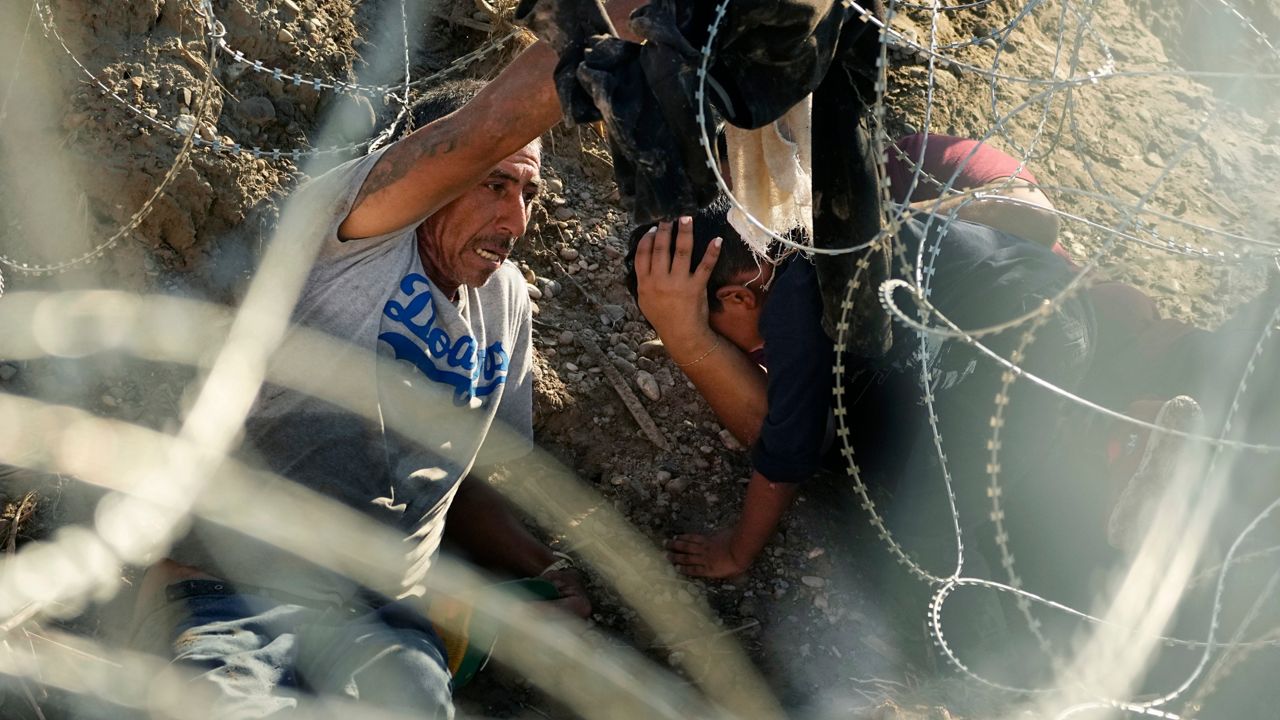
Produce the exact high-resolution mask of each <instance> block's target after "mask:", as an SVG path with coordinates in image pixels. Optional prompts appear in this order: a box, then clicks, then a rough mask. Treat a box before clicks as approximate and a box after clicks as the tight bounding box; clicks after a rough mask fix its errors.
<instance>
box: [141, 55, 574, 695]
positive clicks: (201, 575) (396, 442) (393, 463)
mask: <svg viewBox="0 0 1280 720" xmlns="http://www.w3.org/2000/svg"><path fill="white" fill-rule="evenodd" d="M553 64H554V57H552V56H551V54H550V52H549V51H548V50H547V49H546V48H541V47H535V48H532V49H531V50H530V51H528V52H527V53H526V55H525V56H524V57H522V58H520V59H518V60H517V61H516V62H515V63H514V64H513V65H511V66H510V67H509V68H508V69H507V70H506V71H504V73H503V74H502V75H500V76H499V77H498V78H497V79H495V80H494V81H493V82H492V83H490V84H489V85H488V86H486V87H484V88H483V89H479V90H478V92H477V88H478V87H479V85H478V84H472V85H467V84H465V83H463V84H450V85H447V86H444V87H442V88H439V89H437V90H435V91H433V92H431V93H429V94H428V95H427V96H426V97H425V98H424V99H423V100H422V101H420V102H419V104H418V105H417V106H415V109H414V113H413V114H412V119H413V121H414V122H413V125H414V126H417V127H419V128H420V129H419V130H417V131H416V132H413V133H409V134H404V133H405V131H406V129H407V128H406V127H405V126H406V125H408V124H409V123H408V122H404V121H402V122H400V123H399V124H398V127H396V128H395V130H396V132H397V133H398V134H403V137H401V138H399V139H396V140H395V141H394V142H392V143H391V144H389V145H387V146H386V147H384V148H382V149H380V150H378V151H375V152H373V153H371V154H370V155H368V156H366V157H364V158H360V159H358V160H354V161H351V162H349V163H346V164H345V165H342V166H340V167H338V168H335V169H334V170H332V171H330V172H329V173H326V174H325V175H323V176H321V177H320V178H317V179H316V180H314V181H312V182H311V183H309V184H308V185H306V186H304V187H303V188H302V189H301V190H300V191H299V192H300V193H303V194H306V195H309V196H310V197H309V200H310V201H312V202H313V203H314V206H316V207H325V208H332V210H333V212H332V215H331V216H330V217H328V219H327V222H318V223H317V229H316V231H317V232H323V233H324V240H323V244H322V246H321V249H320V253H319V256H318V259H317V261H316V264H315V266H314V267H313V268H312V271H311V273H310V276H309V278H308V280H307V283H306V286H305V288H304V290H303V292H302V295H301V298H300V300H299V303H298V306H297V309H296V312H295V318H294V319H295V322H297V323H299V324H301V325H305V326H307V327H309V328H311V329H315V330H320V331H323V332H325V333H328V334H330V335H333V336H336V337H338V338H340V339H342V340H344V341H346V342H349V343H352V344H353V345H354V346H356V347H358V348H368V349H369V351H370V352H375V353H377V354H379V355H381V356H384V357H385V358H388V359H389V360H390V361H391V362H392V365H393V366H399V367H400V368H401V369H402V370H406V371H407V372H401V373H393V372H389V371H386V370H385V367H386V366H387V364H386V363H380V364H379V365H381V366H382V367H383V368H384V370H382V371H377V370H374V371H373V372H374V373H375V375H376V377H374V378H356V379H355V380H357V381H359V382H361V383H362V384H363V385H364V386H366V387H369V388H371V392H376V393H377V396H378V397H377V401H378V402H377V407H378V411H379V413H380V415H381V417H379V418H378V419H377V420H378V421H377V422H374V421H371V420H368V419H365V418H362V417H358V416H355V415H352V414H351V413H348V412H344V411H341V410H340V409H338V408H336V407H334V406H332V405H329V404H327V403H325V402H323V401H321V400H318V399H316V398H313V397H309V396H306V395H303V394H301V393H299V392H297V391H292V390H288V389H283V388H277V387H268V388H267V389H265V390H264V392H263V394H262V396H261V397H260V399H259V402H258V405H257V406H256V407H255V409H254V412H253V413H252V415H251V417H250V418H249V420H248V422H247V424H246V432H245V437H246V448H247V452H248V454H250V455H251V456H253V457H255V458H257V459H258V460H259V461H260V462H261V464H263V465H265V466H266V467H267V468H269V469H270V470H272V471H274V472H275V473H277V474H279V475H282V476H284V477H286V478H289V479H290V480H292V481H294V482H297V483H299V484H301V485H303V486H305V487H307V488H308V489H311V490H313V491H315V492H318V493H321V494H323V495H325V496H328V497H330V498H333V499H336V500H338V501H340V502H342V503H343V504H345V505H348V506H350V507H352V508H355V509H357V510H359V511H361V512H362V513H365V514H366V515H369V516H371V517H373V518H374V519H376V520H378V521H380V522H383V523H385V524H388V525H391V526H393V527H395V528H396V529H398V530H399V531H401V532H403V533H404V535H405V537H406V539H407V544H406V547H407V548H408V552H407V553H406V563H405V575H404V585H403V590H404V593H403V596H405V597H406V598H408V599H402V600H400V601H395V602H389V599H386V598H382V599H379V598H376V597H371V596H370V594H369V593H368V592H367V591H363V590H362V589H361V588H359V587H357V586H356V585H354V584H353V583H352V582H350V581H349V580H346V579H344V578H340V577H336V576H333V575H332V574H329V573H325V572H323V571H320V570H319V569H317V568H313V567H310V566H308V565H307V564H306V563H304V562H302V561H301V560H298V559H296V558H291V557H289V556H285V555H283V554H282V553H279V552H278V551H275V550H274V549H273V548H269V547H260V548H257V547H254V545H253V543H251V542H248V541H246V540H244V539H243V538H238V537H234V536H231V535H229V534H227V533H225V532H220V531H217V530H216V529H213V528H204V527H200V526H197V528H196V529H195V531H193V533H192V536H191V537H189V538H187V539H186V540H184V541H183V542H181V543H179V544H178V545H177V546H176V547H175V548H174V550H173V553H172V557H171V558H170V559H168V560H166V561H164V562H162V563H161V564H160V565H158V566H157V567H156V568H153V570H152V571H151V572H149V573H148V576H147V578H145V579H144V583H143V588H142V592H141V593H140V594H141V595H144V596H145V595H147V594H148V591H149V590H150V591H151V592H150V594H151V595H152V596H154V598H155V601H154V602H152V603H151V605H150V607H151V609H150V610H149V611H148V612H146V613H140V619H141V623H142V625H141V628H140V631H139V637H140V639H141V643H140V644H142V645H148V644H149V645H150V646H151V647H152V648H153V649H156V650H160V651H167V652H169V653H170V655H171V656H174V657H175V661H176V662H178V663H180V664H184V665H187V666H194V667H197V668H199V669H200V670H202V671H204V672H203V674H202V675H200V680H201V682H204V681H208V682H211V683H212V684H213V685H214V686H215V687H216V688H217V689H218V690H219V696H220V698H221V699H220V700H219V702H218V705H217V707H215V708H214V711H215V714H216V715H219V716H226V717H262V716H265V715H270V714H273V713H276V712H280V711H282V710H286V709H287V708H291V707H295V706H296V703H297V702H298V699H297V698H298V695H299V694H300V693H301V692H303V691H302V690H301V689H305V691H306V692H308V693H315V694H320V695H326V694H343V695H354V696H355V697H357V698H359V699H361V700H362V701H363V700H368V701H371V702H374V703H378V704H383V705H387V706H392V707H399V708H405V709H413V710H414V711H416V712H417V713H418V714H423V713H425V714H427V715H428V716H431V715H432V714H434V715H435V716H437V717H448V716H450V715H451V714H452V706H451V702H450V687H449V686H450V678H449V673H448V667H449V666H450V665H451V664H453V665H456V662H457V660H458V658H449V657H447V656H446V653H445V651H444V648H443V644H442V643H441V641H440V639H439V638H438V637H437V636H436V635H435V633H434V631H433V630H432V628H431V627H430V625H429V624H427V623H425V621H422V620H421V619H420V616H418V615H417V614H416V613H415V612H414V610H416V606H415V605H414V604H413V600H412V596H416V595H421V594H422V593H423V592H424V591H425V588H426V584H427V583H428V582H429V581H428V580H427V571H428V569H429V568H430V565H431V562H432V560H433V559H434V558H435V556H436V555H437V553H438V550H439V547H440V543H441V539H442V537H443V536H444V534H445V528H446V522H445V520H446V517H447V519H448V524H447V527H448V530H449V533H448V534H449V536H450V538H452V539H454V540H456V541H457V542H458V544H459V546H460V548H461V549H462V550H463V551H465V552H467V553H468V554H469V555H471V556H472V557H474V558H475V559H476V560H477V561H478V562H481V563H482V564H485V565H487V566H488V567H490V568H491V569H494V570H496V571H499V572H504V573H507V574H510V575H513V576H517V577H520V576H525V577H529V576H543V577H545V578H546V579H548V580H551V581H552V582H553V583H554V584H555V585H556V586H557V588H558V589H559V590H560V592H561V593H562V595H563V596H564V601H563V603H562V606H563V607H564V608H565V609H567V610H570V611H572V612H576V613H578V614H579V615H582V616H585V615H586V614H587V613H588V612H589V609H590V606H589V604H588V603H587V601H586V600H585V597H584V594H583V591H582V585H581V580H580V578H579V577H578V576H577V574H576V573H575V572H573V571H572V570H565V569H563V568H562V566H563V565H564V563H563V562H562V561H560V560H557V558H556V556H555V554H554V553H552V551H551V550H550V549H548V548H547V547H546V546H544V545H543V544H542V543H540V542H538V541H537V540H536V539H535V538H533V537H532V536H531V535H530V534H529V533H528V532H527V531H526V530H525V528H524V527H523V525H522V524H521V523H520V522H519V521H517V520H516V519H515V518H514V516H512V514H511V513H510V512H509V510H508V509H507V507H506V505H505V504H504V502H503V501H502V499H501V497H500V496H499V495H498V494H497V493H496V492H495V491H494V490H493V489H492V488H490V487H489V486H488V485H487V483H486V482H485V481H484V480H483V479H482V478H468V475H469V474H471V473H472V470H473V468H475V467H483V466H488V465H490V464H493V463H496V462H503V461H506V460H511V459H514V458H516V457H519V456H520V455H521V454H523V453H525V452H527V451H528V450H529V448H530V446H531V441H532V430H531V417H532V407H531V404H532V376H531V371H532V368H531V360H532V347H531V315H530V302H529V297H528V290H527V287H526V285H525V281H524V278H523V277H522V276H521V274H520V272H519V271H518V270H517V269H516V268H515V266H514V265H512V264H511V263H510V262H509V261H508V259H507V258H508V256H509V255H510V253H511V251H512V249H513V248H514V246H515V243H516V241H517V240H518V239H519V237H520V236H521V235H522V234H523V233H524V230H525V226H526V224H527V222H528V219H529V211H530V203H531V201H532V200H533V198H534V196H535V195H536V194H537V192H538V188H539V185H540V179H539V170H540V165H541V146H540V143H539V141H538V139H537V135H538V134H539V133H541V132H542V131H545V130H546V129H548V128H549V127H550V126H551V125H552V124H553V123H554V122H555V121H556V120H557V119H558V117H559V106H558V103H557V100H556V96H555V92H554V89H553V87H552V84H551V80H550V78H551V68H552V66H553ZM471 95H474V97H473V98H472V99H470V100H467V98H468V97H470V96H471ZM464 102H465V104H464ZM316 362H317V364H318V365H323V364H324V363H325V362H326V359H324V358H317V359H316ZM342 370H343V368H323V367H318V368H317V372H321V373H324V372H329V373H333V374H334V376H335V377H337V376H340V374H341V372H342ZM361 372H363V371H361ZM392 376H394V377H392ZM370 379H371V380H372V381H373V382H372V383H369V382H368V381H369V380H370ZM406 385H408V386H409V387H406ZM416 385H421V386H424V387H425V388H427V389H434V390H435V392H434V393H427V394H428V395H432V396H434V397H436V398H440V399H439V400H436V401H434V402H436V403H439V404H440V407H438V408H425V409H424V408H423V407H422V404H423V401H422V397H423V395H424V393H422V392H415V388H414V387H412V386H416ZM444 398H447V400H444ZM436 410H438V411H439V412H436ZM433 421H435V422H438V424H439V425H440V426H441V427H438V428H433V430H434V432H433V433H431V435H432V437H433V438H435V439H436V442H434V443H433V446H431V447H422V446H420V445H419V444H417V443H413V442H409V441H408V440H407V439H405V438H403V437H401V436H399V435H397V434H396V433H395V432H394V431H392V430H390V429H389V428H392V427H396V426H399V427H415V426H416V425H415V423H421V422H433ZM335 609H337V610H339V611H340V612H338V613H334V610H335ZM406 610H407V612H406Z"/></svg>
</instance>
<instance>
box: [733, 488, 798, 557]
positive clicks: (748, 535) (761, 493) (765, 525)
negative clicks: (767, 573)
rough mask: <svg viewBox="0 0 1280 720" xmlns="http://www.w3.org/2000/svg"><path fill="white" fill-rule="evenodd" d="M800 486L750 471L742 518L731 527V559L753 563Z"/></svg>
mask: <svg viewBox="0 0 1280 720" xmlns="http://www.w3.org/2000/svg"><path fill="white" fill-rule="evenodd" d="M799 489H800V486H799V485H798V484H796V483H772V482H769V479H768V478H766V477H765V476H763V475H761V474H760V473H758V472H753V473H752V474H751V483H750V484H749V485H747V497H746V500H745V501H744V502H743V504H742V517H741V518H739V519H738V523H737V525H735V526H734V528H733V538H732V540H731V541H730V543H731V548H732V553H733V557H734V559H736V560H738V561H739V562H741V563H743V564H744V565H748V566H749V565H751V564H752V563H753V562H755V559H756V558H757V557H759V555H760V553H761V551H763V550H764V547H765V545H768V544H769V540H770V539H772V538H773V536H774V533H775V532H777V529H778V523H779V522H781V520H782V516H783V515H784V514H786V512H787V509H788V508H790V507H791V503H792V502H794V501H795V497H796V494H797V492H799Z"/></svg>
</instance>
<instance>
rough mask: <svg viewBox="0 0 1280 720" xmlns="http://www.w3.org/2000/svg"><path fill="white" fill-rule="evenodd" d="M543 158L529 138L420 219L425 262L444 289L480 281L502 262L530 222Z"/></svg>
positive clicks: (436, 282) (539, 150)
mask: <svg viewBox="0 0 1280 720" xmlns="http://www.w3.org/2000/svg"><path fill="white" fill-rule="evenodd" d="M541 164H542V153H541V149H540V147H539V145H538V143H536V142H535V143H530V144H529V145H526V146H525V147H524V148H522V149H521V150H519V151H517V152H516V153H515V154H513V155H511V156H509V157H507V159H505V160H503V161H502V162H500V163H498V165H497V166H496V167H494V168H493V170H492V171H491V172H490V173H489V176H488V177H486V178H485V179H484V181H483V182H481V183H480V184H479V185H477V186H475V187H474V188H472V189H470V190H468V191H467V192H465V193H463V194H462V195H460V196H459V197H458V198H457V199H455V200H454V201H453V202H450V203H449V204H448V205H445V206H444V207H442V208H440V209H439V210H438V211H436V212H435V213H434V214H433V215H432V216H431V217H429V218H427V219H426V221H425V222H423V223H422V225H421V226H420V227H419V228H418V248H419V251H420V252H421V254H422V263H423V266H424V267H425V268H426V271H427V275H428V276H429V277H430V278H431V281H432V282H434V283H435V284H436V285H437V286H438V287H440V289H442V290H444V291H446V292H448V293H453V292H454V291H456V290H457V289H458V287H459V286H462V285H466V286H467V287H480V286H481V285H484V284H485V282H486V281H487V280H488V279H489V276H490V275H492V274H493V273H494V272H495V271H497V269H498V268H499V267H501V265H502V261H503V260H506V259H507V256H509V255H510V254H511V250H512V249H513V248H514V247H515V244H516V240H518V239H519V238H520V236H521V235H523V234H524V231H525V226H526V225H528V224H529V209H530V205H531V203H532V201H533V199H534V197H535V196H536V195H537V194H538V188H539V186H540V184H541V178H540V177H539V175H538V172H539V169H540V167H541Z"/></svg>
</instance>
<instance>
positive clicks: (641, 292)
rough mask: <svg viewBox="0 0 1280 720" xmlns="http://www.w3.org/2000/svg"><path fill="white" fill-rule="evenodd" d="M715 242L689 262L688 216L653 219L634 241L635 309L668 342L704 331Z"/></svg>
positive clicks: (716, 253)
mask: <svg viewBox="0 0 1280 720" xmlns="http://www.w3.org/2000/svg"><path fill="white" fill-rule="evenodd" d="M673 230H674V233H673ZM673 234H674V235H675V237H674V248H673V247H672V243H673V238H672V235H673ZM720 242H721V241H720V239H719V238H716V239H715V240H714V241H712V243H711V245H710V246H709V247H708V248H707V252H706V254H705V255H703V257H702V261H701V262H699V263H697V265H696V266H695V265H694V264H693V261H692V257H693V219H692V218H690V217H687V216H686V217H681V218H679V220H678V222H675V223H672V222H660V223H658V224H657V225H656V226H655V227H654V228H652V229H651V230H649V232H647V233H645V235H644V237H643V238H641V240H640V243H639V244H638V245H637V246H636V256H635V269H636V294H637V298H638V299H637V302H638V304H639V305H640V312H642V313H644V316H645V318H646V319H647V320H648V321H649V324H650V325H653V329H654V330H656V331H657V332H658V336H659V337H661V338H662V340H663V342H664V343H666V344H667V345H668V347H670V346H672V345H679V344H680V343H681V342H682V341H684V340H687V339H689V338H694V337H701V336H703V335H705V334H706V333H707V330H708V321H707V317H708V307H707V281H708V280H709V279H710V277H711V271H712V270H713V269H714V268H715V266H716V260H717V259H718V258H719V257H720Z"/></svg>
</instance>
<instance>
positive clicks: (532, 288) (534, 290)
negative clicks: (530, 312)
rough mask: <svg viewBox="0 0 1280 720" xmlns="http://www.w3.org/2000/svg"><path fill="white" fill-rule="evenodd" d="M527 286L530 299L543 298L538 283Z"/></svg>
mask: <svg viewBox="0 0 1280 720" xmlns="http://www.w3.org/2000/svg"><path fill="white" fill-rule="evenodd" d="M527 287H528V288H529V299H530V300H541V299H542V291H541V290H539V289H538V286H537V285H529V286H527Z"/></svg>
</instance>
